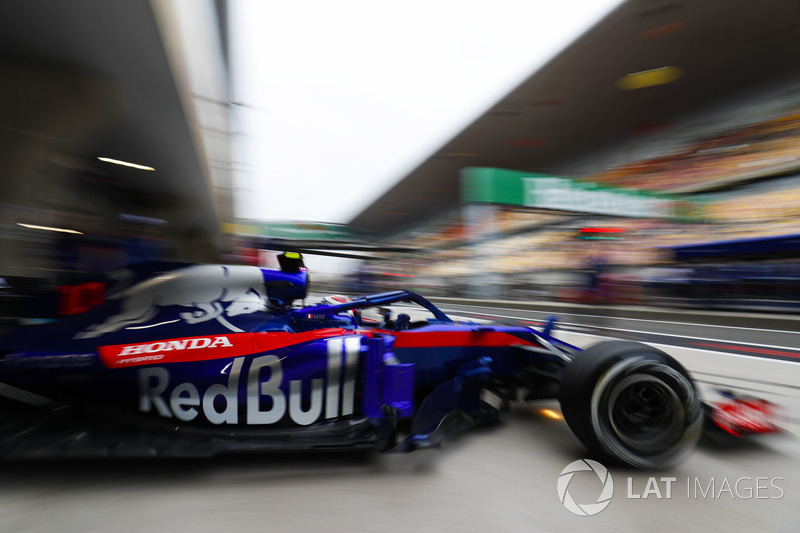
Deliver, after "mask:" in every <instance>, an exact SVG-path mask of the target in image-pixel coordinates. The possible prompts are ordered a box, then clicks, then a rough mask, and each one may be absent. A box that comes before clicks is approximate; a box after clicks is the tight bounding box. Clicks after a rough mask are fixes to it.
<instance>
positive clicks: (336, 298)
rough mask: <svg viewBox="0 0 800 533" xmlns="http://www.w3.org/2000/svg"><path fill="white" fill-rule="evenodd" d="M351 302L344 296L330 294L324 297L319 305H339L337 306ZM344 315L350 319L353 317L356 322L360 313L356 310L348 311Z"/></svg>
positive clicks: (350, 299)
mask: <svg viewBox="0 0 800 533" xmlns="http://www.w3.org/2000/svg"><path fill="white" fill-rule="evenodd" d="M352 301H353V299H352V298H350V297H349V296H345V295H344V294H331V295H328V296H326V297H324V298H323V299H322V301H321V302H320V303H321V304H323V305H339V304H346V303H349V302H352ZM346 313H347V314H348V315H350V316H351V317H353V318H354V319H355V320H358V319H359V317H360V316H361V313H360V312H359V311H358V309H348V310H347V311H346Z"/></svg>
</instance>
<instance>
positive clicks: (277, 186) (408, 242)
mask: <svg viewBox="0 0 800 533" xmlns="http://www.w3.org/2000/svg"><path fill="white" fill-rule="evenodd" d="M525 4H526V3H518V2H510V1H509V2H500V3H498V4H497V5H496V6H494V7H493V8H492V10H491V11H489V10H488V9H487V8H485V7H482V4H480V3H469V2H468V3H466V4H465V3H450V2H445V1H442V2H440V3H436V4H435V6H429V7H427V8H426V7H424V3H421V4H415V3H413V2H412V3H410V4H408V5H407V6H406V7H405V8H404V9H403V10H394V11H392V10H391V8H388V7H386V6H384V7H378V6H374V5H372V4H371V3H363V2H354V3H352V4H346V5H343V6H337V7H334V6H329V5H326V4H324V3H321V4H315V5H313V6H312V7H311V8H309V9H307V10H306V8H304V7H302V6H296V7H291V6H278V5H276V4H275V3H271V2H257V1H247V0H237V1H225V0H217V1H211V0H207V1H187V0H158V1H152V2H148V1H144V0H139V1H124V2H121V1H120V2H116V1H115V2H106V1H99V0H95V1H92V0H76V1H72V2H59V1H48V0H32V1H28V2H6V3H4V4H3V6H2V7H0V10H1V11H2V13H1V14H2V16H1V17H0V26H2V32H0V42H2V44H3V47H2V49H3V54H2V56H0V69H1V70H2V77H1V78H0V79H2V83H0V139H2V142H0V162H2V168H3V172H2V173H1V174H0V180H1V181H0V190H2V191H3V192H2V196H1V197H0V198H2V199H1V200H0V279H2V283H0V298H1V299H3V300H4V302H3V309H4V313H5V314H8V313H10V312H11V311H9V310H8V303H9V302H12V303H13V304H14V305H16V306H17V307H16V308H17V309H19V308H20V307H19V305H20V303H21V302H23V301H24V298H25V297H26V296H29V295H31V294H34V293H37V292H39V291H45V290H46V289H49V288H52V287H53V286H58V285H62V284H64V283H68V282H71V280H73V279H75V278H76V277H77V278H81V277H83V278H86V277H91V275H93V274H94V273H97V272H103V271H108V270H110V269H113V268H115V267H118V266H122V265H125V264H128V263H131V262H135V261H140V260H171V261H204V262H217V261H224V262H241V263H249V264H260V265H263V266H272V264H273V262H274V256H275V254H276V253H277V252H278V251H281V250H286V249H296V250H301V251H303V252H305V253H306V256H307V258H308V262H309V265H310V267H311V268H312V270H313V271H314V272H315V281H316V283H317V285H316V286H317V288H321V289H329V290H336V291H346V292H366V291H376V290H382V289H386V288H391V287H397V286H404V287H411V288H413V289H417V290H419V291H422V292H425V293H427V294H431V295H436V296H460V297H476V298H495V299H511V300H557V301H566V302H581V303H608V304H619V303H636V304H647V305H669V306H694V307H713V308H725V309H729V308H730V309H759V310H764V311H770V312H772V311H787V310H789V311H794V310H795V309H796V308H797V307H798V306H800V229H799V228H798V217H797V215H798V212H800V90H798V89H797V87H798V81H800V71H798V66H800V62H798V59H800V58H799V57H798V55H799V54H800V46H798V45H799V44H800V31H799V29H800V6H799V5H798V4H797V3H796V2H790V1H786V0H769V1H767V2H761V3H758V4H756V3H753V2H747V1H735V2H729V1H726V2H721V1H720V2H718V1H716V0H710V1H707V2H703V3H685V2H684V3H680V2H674V1H669V0H663V1H662V0H639V1H626V2H621V3H618V2H615V1H608V2H586V3H574V4H573V3H569V4H570V5H565V6H564V7H562V8H556V7H552V6H549V7H547V8H543V7H541V6H527V5H525ZM17 312H19V311H17Z"/></svg>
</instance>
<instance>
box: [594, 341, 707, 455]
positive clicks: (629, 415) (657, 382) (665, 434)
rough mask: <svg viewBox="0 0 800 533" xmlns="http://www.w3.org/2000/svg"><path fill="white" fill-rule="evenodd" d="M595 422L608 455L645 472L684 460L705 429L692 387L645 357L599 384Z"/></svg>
mask: <svg viewBox="0 0 800 533" xmlns="http://www.w3.org/2000/svg"><path fill="white" fill-rule="evenodd" d="M591 418H592V425H593V427H594V434H595V436H596V437H597V439H598V441H599V442H600V444H601V446H602V447H603V448H604V449H605V450H606V451H607V452H608V453H610V454H611V455H613V456H615V457H617V458H619V459H622V460H623V461H625V462H627V463H629V464H631V465H634V466H637V467H639V468H645V469H650V468H657V467H663V466H665V465H666V464H669V463H672V462H673V461H677V460H678V459H680V457H682V456H683V454H684V453H688V451H690V450H691V449H692V447H693V444H694V443H696V441H697V438H698V437H699V434H700V430H701V428H702V410H701V408H700V400H699V399H698V397H697V394H696V393H695V391H694V386H693V385H692V383H691V381H690V380H689V379H688V378H687V377H686V376H685V375H683V374H682V373H681V372H679V371H678V370H676V369H675V368H672V367H671V366H669V365H667V364H665V363H662V362H660V361H657V360H654V359H653V358H652V357H648V356H644V355H643V356H638V357H630V358H627V359H623V360H621V361H619V362H617V363H616V364H615V365H613V366H612V367H611V368H609V369H608V371H607V372H606V373H605V374H604V375H603V376H602V377H601V378H600V379H599V380H598V382H597V385H596V386H595V389H594V392H593V394H592V401H591Z"/></svg>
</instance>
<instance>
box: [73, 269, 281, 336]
mask: <svg viewBox="0 0 800 533" xmlns="http://www.w3.org/2000/svg"><path fill="white" fill-rule="evenodd" d="M265 293H266V290H265V288H264V278H263V275H262V273H261V269H260V268H258V267H251V266H222V265H196V266H191V267H187V268H181V269H178V270H174V271H172V272H168V273H166V274H163V275H161V276H158V277H155V278H152V279H149V280H146V281H143V282H141V283H137V284H136V285H134V286H133V287H130V288H128V289H125V290H124V291H122V292H120V293H119V294H117V295H115V296H113V297H112V298H113V299H118V300H121V303H120V307H119V311H118V312H117V313H116V314H115V315H112V316H110V317H108V318H107V319H106V320H105V322H102V323H100V324H94V325H92V326H90V327H88V328H87V329H86V330H84V331H82V332H80V333H78V334H77V335H76V336H75V338H76V339H92V338H95V337H99V336H101V335H105V334H106V333H111V332H114V331H119V330H120V329H123V328H128V327H132V326H134V327H135V326H137V325H144V324H146V323H147V322H148V321H150V320H151V319H152V318H154V317H155V316H156V315H157V314H158V310H159V308H161V307H166V306H183V307H186V308H188V310H187V311H186V312H182V313H179V314H178V316H180V318H181V319H182V320H184V321H185V322H187V323H188V324H197V323H199V322H206V321H209V320H217V321H218V322H219V323H220V324H222V325H223V326H225V327H226V328H228V329H229V330H231V331H233V332H237V333H241V332H242V330H241V329H239V328H238V327H236V326H234V325H233V324H231V323H230V322H229V321H228V320H227V318H226V317H234V316H238V315H243V314H249V313H255V312H257V311H262V310H264V309H265V305H264V301H265V296H266V294H265Z"/></svg>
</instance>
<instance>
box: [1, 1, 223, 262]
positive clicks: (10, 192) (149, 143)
mask: <svg viewBox="0 0 800 533" xmlns="http://www.w3.org/2000/svg"><path fill="white" fill-rule="evenodd" d="M225 9H226V6H225V1H224V0H221V1H216V2H215V1H213V0H200V1H197V0H158V1H153V2H150V1H148V0H126V1H124V2H109V1H107V0H70V1H68V2H64V1H61V0H25V1H24V2H4V3H2V4H0V48H1V49H2V50H3V53H2V56H1V57H0V79H2V82H0V165H2V168H3V172H2V173H0V190H2V200H0V266H2V269H3V272H4V273H6V274H7V273H9V272H13V271H15V270H18V269H25V270H27V271H30V269H32V268H34V269H35V268H46V267H47V266H48V265H47V264H46V263H48V262H51V261H48V259H52V258H42V257H39V256H36V254H33V257H32V255H31V254H30V253H28V252H30V250H29V249H28V248H26V245H27V244H29V243H31V242H33V243H36V242H40V241H41V244H42V248H43V249H45V248H47V247H48V246H52V245H53V242H49V241H52V237H50V236H49V234H46V233H44V232H46V231H47V230H41V229H36V228H31V227H30V226H38V227H44V228H59V229H66V230H71V231H73V232H76V233H78V234H84V235H87V236H89V235H91V236H95V237H98V238H100V237H108V238H112V237H113V236H114V232H113V230H114V228H115V227H117V226H119V225H126V224H127V225H128V226H131V225H133V226H137V225H138V226H141V227H142V228H144V227H150V229H151V231H156V232H158V234H159V235H160V236H161V237H163V239H164V240H165V241H168V242H171V243H173V245H174V246H175V250H174V253H173V256H174V257H176V258H180V259H187V260H203V259H205V258H209V257H213V254H214V253H216V251H217V249H218V247H219V245H220V242H219V240H220V236H221V231H220V225H221V223H223V222H226V221H230V220H231V219H232V215H233V214H232V200H231V196H232V194H231V191H232V186H231V169H230V167H231V164H230V138H229V137H230V127H229V107H228V97H227V95H228V86H227V85H228V73H227V65H226V58H225V57H224V53H225V47H224V46H223V42H224V39H225V38H226V36H225V28H224V25H225ZM23 224H27V225H28V226H23ZM140 229H141V228H140ZM45 235H48V236H47V237H46V236H45Z"/></svg>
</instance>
